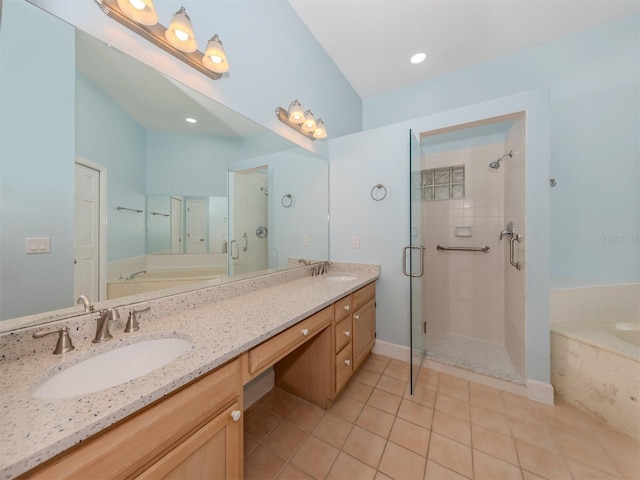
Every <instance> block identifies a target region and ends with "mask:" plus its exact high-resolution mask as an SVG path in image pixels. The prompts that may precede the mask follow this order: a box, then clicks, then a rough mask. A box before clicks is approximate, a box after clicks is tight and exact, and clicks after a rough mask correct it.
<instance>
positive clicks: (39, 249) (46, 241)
mask: <svg viewBox="0 0 640 480" xmlns="http://www.w3.org/2000/svg"><path fill="white" fill-rule="evenodd" d="M24 253H26V254H27V255H32V254H34V253H51V239H50V238H49V237H27V238H25V241H24Z"/></svg>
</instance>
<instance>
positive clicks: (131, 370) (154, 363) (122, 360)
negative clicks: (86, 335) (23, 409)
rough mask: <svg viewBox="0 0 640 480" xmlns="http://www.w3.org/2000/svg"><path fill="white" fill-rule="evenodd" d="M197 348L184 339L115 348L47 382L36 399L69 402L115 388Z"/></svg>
mask: <svg viewBox="0 0 640 480" xmlns="http://www.w3.org/2000/svg"><path fill="white" fill-rule="evenodd" d="M191 345H193V344H192V343H191V342H190V341H189V340H184V339H182V338H158V339H152V340H144V341H141V342H138V343H133V344H131V345H125V346H123V347H118V348H114V349H113V350H109V351H107V352H104V353H101V354H99V355H96V356H95V357H91V358H87V359H86V360H83V361H81V362H78V363H76V364H74V365H71V366H70V367H67V368H65V369H64V370H62V371H60V372H59V373H56V374H55V375H54V376H52V377H51V378H49V379H47V380H45V381H44V382H43V383H42V384H40V385H39V386H37V387H36V388H35V389H34V391H33V396H34V397H36V398H66V397H72V396H74V395H82V394H85V393H92V392H97V391H98V390H104V389H105V388H110V387H115V386H116V385H120V384H121V383H125V382H128V381H129V380H133V379H134V378H137V377H141V376H142V375H145V374H147V373H149V372H151V371H153V370H155V369H157V368H160V367H162V366H164V365H166V364H167V363H169V362H171V361H173V360H175V359H176V358H178V357H179V356H180V355H182V354H183V353H185V352H186V351H187V350H189V348H191Z"/></svg>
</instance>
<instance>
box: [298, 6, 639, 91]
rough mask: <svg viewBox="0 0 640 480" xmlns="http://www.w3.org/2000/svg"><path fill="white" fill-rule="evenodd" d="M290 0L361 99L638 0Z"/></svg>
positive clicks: (586, 23) (609, 16)
mask: <svg viewBox="0 0 640 480" xmlns="http://www.w3.org/2000/svg"><path fill="white" fill-rule="evenodd" d="M289 3H290V4H291V5H292V6H293V8H294V9H295V11H296V12H297V14H298V15H299V17H300V18H301V19H302V21H303V22H304V23H305V24H306V25H307V27H308V28H309V30H310V31H311V33H312V34H313V35H314V36H315V38H316V39H317V40H318V42H320V44H321V45H322V46H323V48H324V49H325V51H326V52H327V53H328V55H329V56H330V57H331V58H332V59H333V61H334V62H335V64H336V65H337V67H338V68H339V69H340V70H341V71H342V73H343V74H344V76H345V77H346V78H347V80H349V82H350V83H351V85H352V86H353V88H354V89H355V90H356V92H357V93H358V95H360V97H361V98H362V99H366V98H367V97H371V96H374V95H377V94H380V93H384V92H388V91H390V90H394V89H397V88H401V87H405V86H408V85H411V84H415V83H420V82H422V81H425V80H427V79H429V78H431V77H434V76H436V75H442V74H444V73H447V72H451V71H454V70H459V69H462V68H465V67H468V66H471V65H474V64H478V63H481V62H484V61H487V60H490V59H493V58H496V57H500V56H502V55H507V54H509V53H512V52H515V51H517V50H521V49H523V48H527V47H531V46H533V45H537V44H540V43H543V42H546V41H549V40H552V39H555V38H558V37H561V36H563V35H566V34H569V33H572V32H576V31H578V30H581V29H584V28H587V27H590V26H593V25H596V24H599V23H604V22H607V21H610V20H613V19H615V18H618V17H621V16H624V15H629V14H632V13H638V12H640V1H638V0H289ZM420 51H422V52H424V53H426V54H427V60H426V61H425V62H424V63H422V64H420V65H411V64H410V63H409V57H410V56H411V55H413V54H414V53H416V52H420Z"/></svg>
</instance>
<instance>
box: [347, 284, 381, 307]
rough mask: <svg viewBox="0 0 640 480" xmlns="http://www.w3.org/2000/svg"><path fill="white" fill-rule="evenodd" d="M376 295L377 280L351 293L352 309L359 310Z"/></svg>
mask: <svg viewBox="0 0 640 480" xmlns="http://www.w3.org/2000/svg"><path fill="white" fill-rule="evenodd" d="M375 296H376V282H372V283H370V284H369V285H366V286H364V287H362V288H361V289H360V290H356V291H355V292H353V293H352V294H351V309H352V310H353V311H356V310H358V309H359V308H360V307H362V306H363V305H364V304H365V303H367V302H368V301H369V300H371V299H372V298H374V297H375Z"/></svg>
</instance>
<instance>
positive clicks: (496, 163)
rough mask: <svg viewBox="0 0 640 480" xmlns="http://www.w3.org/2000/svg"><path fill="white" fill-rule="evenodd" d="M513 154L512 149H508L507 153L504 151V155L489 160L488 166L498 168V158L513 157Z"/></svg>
mask: <svg viewBox="0 0 640 480" xmlns="http://www.w3.org/2000/svg"><path fill="white" fill-rule="evenodd" d="M515 153H518V152H515ZM513 155H514V151H513V150H510V151H509V153H505V154H504V155H502V156H501V157H500V158H498V159H497V160H494V161H493V162H491V163H490V164H489V168H493V169H494V170H497V169H499V168H500V160H502V159H503V158H506V157H509V158H511V157H513Z"/></svg>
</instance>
